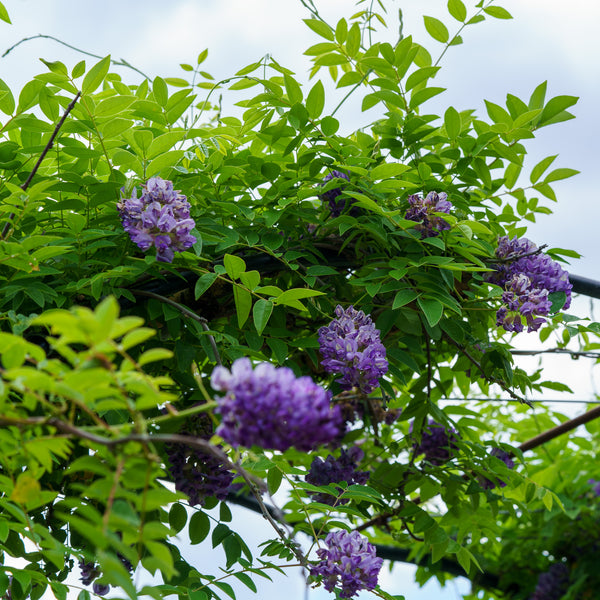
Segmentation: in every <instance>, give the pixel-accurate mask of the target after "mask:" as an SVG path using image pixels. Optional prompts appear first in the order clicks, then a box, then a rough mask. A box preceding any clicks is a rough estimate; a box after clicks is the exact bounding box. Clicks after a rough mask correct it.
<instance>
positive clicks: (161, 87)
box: [152, 77, 169, 107]
mask: <svg viewBox="0 0 600 600" xmlns="http://www.w3.org/2000/svg"><path fill="white" fill-rule="evenodd" d="M152 93H153V94H154V99H155V100H156V101H157V102H158V103H159V104H160V105H161V106H163V107H164V106H166V105H167V102H168V101H169V89H168V87H167V84H166V83H165V80H164V79H163V78H162V77H155V78H154V81H153V82H152Z"/></svg>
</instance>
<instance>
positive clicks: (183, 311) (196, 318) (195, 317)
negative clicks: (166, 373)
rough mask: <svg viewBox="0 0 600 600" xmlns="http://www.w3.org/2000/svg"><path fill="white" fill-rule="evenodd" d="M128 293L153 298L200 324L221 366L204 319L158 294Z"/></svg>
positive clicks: (214, 343)
mask: <svg viewBox="0 0 600 600" xmlns="http://www.w3.org/2000/svg"><path fill="white" fill-rule="evenodd" d="M129 291H130V292H131V293H132V294H133V295H134V296H145V297H147V298H154V299H155V300H158V301H159V302H163V303H164V304H168V305H169V306H172V307H173V308H176V309H177V310H178V311H179V312H180V313H181V314H182V315H183V316H184V317H188V318H190V319H193V320H194V321H196V322H197V323H200V325H201V326H202V329H204V331H205V332H206V334H207V336H208V341H209V342H210V346H211V348H212V349H213V352H214V353H215V360H216V362H217V364H218V365H222V364H223V363H222V362H221V356H220V355H219V350H218V348H217V343H216V342H215V338H214V337H213V335H212V334H211V333H210V327H209V326H208V321H207V320H206V319H205V318H204V317H201V316H200V315H197V314H196V313H195V312H194V311H192V310H190V309H189V308H187V307H185V306H183V304H179V302H175V300H171V299H170V298H167V297H166V296H161V295H160V294H155V293H154V292H147V291H146V290H138V289H132V288H129Z"/></svg>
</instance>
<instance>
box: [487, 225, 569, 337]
mask: <svg viewBox="0 0 600 600" xmlns="http://www.w3.org/2000/svg"><path fill="white" fill-rule="evenodd" d="M496 256H497V257H498V258H499V259H500V260H501V261H502V262H500V263H498V264H496V265H494V269H495V271H494V272H493V273H492V274H490V275H489V276H488V281H490V282H492V283H495V284H497V285H499V286H501V287H503V288H504V293H503V294H502V302H503V305H502V306H501V307H500V309H499V310H498V312H497V313H496V324H497V325H498V326H502V327H504V329H506V330H507V331H517V332H519V331H522V330H523V319H525V324H526V325H527V331H528V332H530V331H537V330H538V329H539V328H540V327H541V326H542V324H543V323H545V322H546V319H545V318H544V317H545V316H547V315H548V314H550V310H551V308H552V303H551V302H550V300H549V299H548V294H550V293H552V292H564V293H565V296H566V300H565V304H564V306H563V308H565V309H566V308H569V306H570V305H571V290H572V288H573V286H572V284H571V283H570V282H569V274H568V273H567V272H566V271H565V270H564V269H563V268H562V267H561V266H560V265H559V264H558V263H557V262H556V261H555V260H552V259H551V258H550V257H549V256H547V255H546V254H542V253H541V252H540V251H539V250H538V247H537V246H536V245H535V244H534V243H533V242H532V241H531V240H528V239H527V238H520V239H519V238H517V237H516V236H515V237H514V238H512V239H510V238H509V237H508V236H503V237H500V238H498V248H497V249H496Z"/></svg>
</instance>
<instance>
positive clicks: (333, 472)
mask: <svg viewBox="0 0 600 600" xmlns="http://www.w3.org/2000/svg"><path fill="white" fill-rule="evenodd" d="M364 456H365V454H364V452H363V451H362V450H361V449H360V448H359V447H358V446H354V447H352V448H350V450H348V451H346V450H344V449H343V448H342V452H341V456H340V457H339V458H335V457H334V456H332V455H331V454H330V455H329V456H328V457H327V458H326V459H325V460H323V459H322V458H321V457H320V456H317V457H315V459H314V460H313V461H312V464H311V465H310V471H309V472H308V473H307V474H306V477H305V479H306V482H307V483H311V484H312V485H329V484H330V483H339V482H340V481H345V482H346V483H347V484H348V485H352V484H354V483H357V484H359V485H364V484H365V483H367V480H368V479H369V472H368V471H357V467H358V463H359V462H360V461H361V460H362V459H363V458H364ZM338 489H339V490H340V492H341V488H338ZM308 494H309V495H310V496H312V497H313V500H314V501H315V502H322V503H323V504H330V505H333V504H334V503H335V504H347V503H348V502H349V500H348V499H347V498H342V499H340V500H337V499H336V497H335V496H332V495H331V494H321V493H317V492H308Z"/></svg>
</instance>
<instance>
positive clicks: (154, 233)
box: [117, 177, 196, 262]
mask: <svg viewBox="0 0 600 600" xmlns="http://www.w3.org/2000/svg"><path fill="white" fill-rule="evenodd" d="M117 209H118V211H119V215H120V217H121V222H122V223H123V228H124V229H125V231H126V232H127V233H128V234H129V237H130V238H131V241H132V242H133V243H134V244H136V245H137V246H138V247H139V248H140V249H141V250H144V251H146V250H149V249H150V248H151V247H152V246H155V247H156V258H157V260H159V261H161V262H172V261H173V257H174V256H175V254H174V253H175V252H183V251H184V250H187V249H188V248H191V247H192V246H193V245H194V244H195V243H196V238H195V237H194V236H193V235H191V233H190V231H191V230H192V229H193V228H194V226H195V223H194V220H193V219H192V218H190V203H189V202H188V201H187V198H186V197H185V196H182V195H181V194H179V192H177V191H175V190H174V189H173V184H172V183H171V182H170V181H167V180H165V179H161V178H160V177H152V178H151V179H149V180H148V181H147V183H146V185H145V186H143V188H142V195H141V196H140V197H139V198H138V197H137V189H136V188H134V190H133V192H132V194H131V198H122V199H121V201H120V202H118V203H117Z"/></svg>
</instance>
